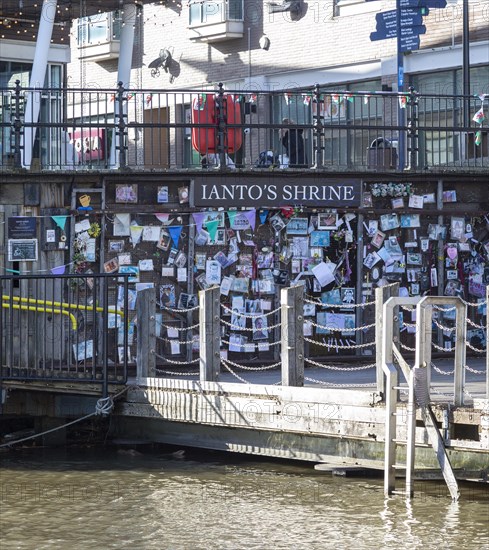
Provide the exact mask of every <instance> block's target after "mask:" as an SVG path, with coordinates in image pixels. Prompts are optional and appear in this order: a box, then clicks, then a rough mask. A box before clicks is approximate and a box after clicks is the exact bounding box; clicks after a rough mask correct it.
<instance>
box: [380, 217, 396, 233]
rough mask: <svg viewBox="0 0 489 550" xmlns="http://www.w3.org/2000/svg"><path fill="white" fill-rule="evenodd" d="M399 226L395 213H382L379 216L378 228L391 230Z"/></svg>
mask: <svg viewBox="0 0 489 550" xmlns="http://www.w3.org/2000/svg"><path fill="white" fill-rule="evenodd" d="M399 226H400V223H399V216H398V215H397V214H382V216H380V229H382V231H391V230H392V229H397V228H398V227H399Z"/></svg>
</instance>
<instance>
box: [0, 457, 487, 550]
mask: <svg viewBox="0 0 489 550" xmlns="http://www.w3.org/2000/svg"><path fill="white" fill-rule="evenodd" d="M0 461H1V466H2V469H1V470H0V476H1V478H0V479H1V501H0V506H1V520H0V530H1V542H0V548H1V549H2V550H10V549H14V548H19V549H29V550H31V549H32V550H34V549H35V550H38V549H39V550H40V549H69V550H78V549H83V550H85V549H97V550H99V549H105V548H118V549H119V548H121V549H125V548H130V549H192V550H194V549H207V548H209V549H211V548H212V549H230V550H231V549H260V550H261V549H282V548H283V549H286V548H287V549H288V548H290V549H306V550H308V549H329V548H332V549H333V548H334V549H348V550H349V549H360V550H363V549H384V548H386V549H394V548H396V549H397V548H403V549H410V548H423V549H430V550H431V549H438V548H440V549H442V548H443V549H444V548H454V549H455V548H457V549H474V550H475V549H477V550H479V549H489V487H488V486H485V487H481V486H474V485H464V486H463V487H462V498H461V501H460V502H459V503H458V504H454V503H451V501H450V499H449V498H448V496H447V493H446V490H445V488H444V486H443V484H441V483H438V482H437V483H428V482H418V483H417V484H416V487H415V488H416V489H417V491H418V492H417V496H416V498H415V499H414V500H412V501H411V503H410V504H409V503H406V501H405V500H404V499H403V498H402V497H400V496H397V497H395V498H392V499H385V498H384V495H383V486H382V479H357V478H355V479H353V478H337V477H331V476H330V475H329V474H324V473H319V472H316V471H314V470H313V469H312V468H313V467H312V465H304V464H296V463H285V464H284V463H276V462H269V461H266V462H264V461H259V460H256V459H250V458H243V457H238V456H236V455H225V454H217V453H216V454H213V453H208V454H197V453H195V454H194V453H188V452H187V453H186V454H185V457H184V458H183V459H178V458H175V457H173V456H172V455H170V454H165V453H163V452H154V451H153V452H151V453H145V454H143V455H137V456H131V455H130V454H126V453H117V452H116V451H112V450H104V449H102V450H90V451H80V450H69V451H68V452H66V453H65V452H64V451H63V452H61V451H60V452H52V451H51V452H43V451H42V450H33V451H29V452H28V453H26V452H22V453H19V452H14V453H9V454H8V455H3V456H1V457H0Z"/></svg>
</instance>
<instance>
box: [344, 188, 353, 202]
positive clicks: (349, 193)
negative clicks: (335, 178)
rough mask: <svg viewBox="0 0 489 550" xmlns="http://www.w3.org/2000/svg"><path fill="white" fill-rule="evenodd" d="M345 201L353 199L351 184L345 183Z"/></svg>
mask: <svg viewBox="0 0 489 550" xmlns="http://www.w3.org/2000/svg"><path fill="white" fill-rule="evenodd" d="M344 189H345V193H344V195H345V201H352V200H353V186H352V185H345V187H344Z"/></svg>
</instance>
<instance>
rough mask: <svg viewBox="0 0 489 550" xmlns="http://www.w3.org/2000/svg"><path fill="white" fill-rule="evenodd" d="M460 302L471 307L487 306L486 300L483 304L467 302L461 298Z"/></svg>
mask: <svg viewBox="0 0 489 550" xmlns="http://www.w3.org/2000/svg"><path fill="white" fill-rule="evenodd" d="M459 298H460V296H459ZM460 300H461V301H462V303H464V304H465V305H466V306H469V307H479V306H485V305H487V300H484V301H483V302H466V301H465V300H464V299H463V298H460Z"/></svg>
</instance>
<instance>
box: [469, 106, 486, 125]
mask: <svg viewBox="0 0 489 550" xmlns="http://www.w3.org/2000/svg"><path fill="white" fill-rule="evenodd" d="M472 120H473V121H474V122H475V123H476V124H482V123H483V122H484V120H486V117H485V116H484V108H483V107H481V108H480V109H479V110H478V111H477V113H475V115H474V116H473V117H472Z"/></svg>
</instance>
